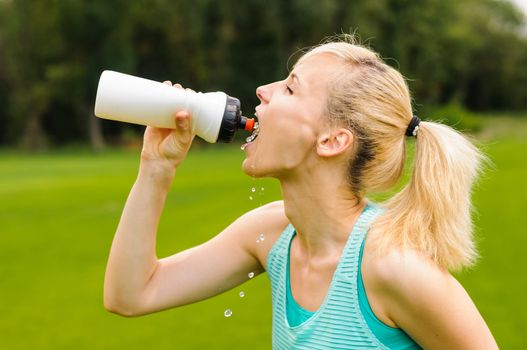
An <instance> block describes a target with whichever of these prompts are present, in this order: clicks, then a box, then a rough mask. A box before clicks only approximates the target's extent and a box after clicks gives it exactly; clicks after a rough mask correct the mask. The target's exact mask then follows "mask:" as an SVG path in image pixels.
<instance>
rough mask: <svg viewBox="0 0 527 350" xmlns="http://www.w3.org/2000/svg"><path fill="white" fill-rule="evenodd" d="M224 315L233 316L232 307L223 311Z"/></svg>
mask: <svg viewBox="0 0 527 350" xmlns="http://www.w3.org/2000/svg"><path fill="white" fill-rule="evenodd" d="M223 316H225V317H231V316H232V311H231V309H227V310H225V312H224V313H223Z"/></svg>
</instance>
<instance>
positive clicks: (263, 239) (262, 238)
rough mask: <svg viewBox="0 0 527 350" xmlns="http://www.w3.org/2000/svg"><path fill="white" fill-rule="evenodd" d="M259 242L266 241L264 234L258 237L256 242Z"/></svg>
mask: <svg viewBox="0 0 527 350" xmlns="http://www.w3.org/2000/svg"><path fill="white" fill-rule="evenodd" d="M258 241H265V236H264V234H263V233H260V235H259V236H258V240H257V241H256V242H258Z"/></svg>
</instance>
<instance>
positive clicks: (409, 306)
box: [362, 248, 464, 327]
mask: <svg viewBox="0 0 527 350" xmlns="http://www.w3.org/2000/svg"><path fill="white" fill-rule="evenodd" d="M365 253H366V252H365ZM365 258H366V259H364V260H363V267H362V271H363V280H364V284H365V286H366V289H367V292H368V298H369V299H371V300H370V302H371V304H372V309H374V312H375V311H377V312H376V313H378V314H379V315H380V317H379V318H381V319H383V321H384V322H385V323H387V324H389V325H391V326H398V327H402V324H401V320H402V319H403V320H404V319H405V318H406V316H407V315H411V314H414V313H415V314H419V313H426V310H429V311H430V310H433V309H435V308H437V307H442V306H441V305H443V306H444V307H446V305H444V304H445V303H448V297H445V296H448V295H449V296H452V297H455V296H456V295H457V296H458V295H459V293H462V292H464V289H463V287H462V286H461V285H460V284H459V283H458V282H457V280H456V279H455V278H454V277H453V276H452V275H451V274H450V273H449V272H448V271H447V270H445V269H443V268H441V267H440V266H439V265H437V264H436V263H435V262H434V261H433V259H431V258H429V257H427V256H425V255H424V254H422V253H420V252H419V251H416V250H414V249H410V248H394V249H390V250H387V251H385V252H383V253H382V254H379V253H377V252H375V251H370V253H369V254H367V256H366V254H365ZM374 305H375V307H374ZM375 309H376V310H375ZM415 314H414V315H415ZM403 323H404V321H403Z"/></svg>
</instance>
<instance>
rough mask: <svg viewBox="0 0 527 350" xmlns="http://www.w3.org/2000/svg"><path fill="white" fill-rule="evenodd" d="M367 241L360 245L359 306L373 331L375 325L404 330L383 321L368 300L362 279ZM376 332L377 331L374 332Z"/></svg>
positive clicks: (387, 328)
mask: <svg viewBox="0 0 527 350" xmlns="http://www.w3.org/2000/svg"><path fill="white" fill-rule="evenodd" d="M365 241H366V238H364V240H363V241H362V244H361V246H360V253H359V266H358V271H357V291H358V297H359V306H360V310H361V313H362V314H363V316H364V319H365V320H366V323H367V324H368V326H369V327H370V329H372V331H374V330H375V326H380V327H383V328H384V329H386V330H391V331H402V330H401V329H400V328H397V327H392V326H389V325H387V324H386V323H384V322H382V321H381V320H380V319H379V318H378V317H377V316H376V315H375V313H374V312H373V310H372V308H371V305H370V302H369V300H368V295H367V294H366V288H365V287H364V281H363V279H362V271H361V270H362V253H363V250H364V242H365ZM374 333H375V332H374Z"/></svg>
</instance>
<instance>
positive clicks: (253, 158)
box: [243, 54, 341, 178]
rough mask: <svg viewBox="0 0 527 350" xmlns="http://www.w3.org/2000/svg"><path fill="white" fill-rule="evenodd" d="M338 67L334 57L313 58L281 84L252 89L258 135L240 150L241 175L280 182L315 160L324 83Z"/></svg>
mask: <svg viewBox="0 0 527 350" xmlns="http://www.w3.org/2000/svg"><path fill="white" fill-rule="evenodd" d="M340 67H341V64H340V63H339V62H338V60H337V58H336V57H334V56H331V55H328V54H315V55H313V56H310V57H307V58H305V59H302V60H301V61H300V62H299V63H298V64H297V65H296V66H295V68H294V69H293V71H292V72H291V74H289V76H288V77H287V78H286V79H285V80H281V81H277V82H274V83H271V84H268V85H264V86H260V87H259V88H258V89H256V95H257V96H258V98H259V99H260V105H258V106H257V107H256V115H257V117H258V124H259V134H258V137H257V138H256V139H255V140H254V141H253V142H250V143H249V144H247V145H246V147H245V152H246V155H247V158H246V159H245V160H244V162H243V170H244V172H245V173H246V174H249V175H251V176H256V177H262V176H273V177H278V178H280V177H283V176H287V174H290V173H291V171H294V170H299V171H305V170H308V168H309V165H310V164H311V162H312V161H313V160H314V159H315V158H316V147H315V146H316V141H317V136H318V135H319V134H320V133H321V132H322V131H323V130H325V129H327V124H326V123H325V116H324V115H323V113H324V106H325V104H326V98H327V97H326V94H327V84H328V82H329V81H330V80H331V79H332V78H333V77H334V75H335V73H337V70H338V68H340Z"/></svg>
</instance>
